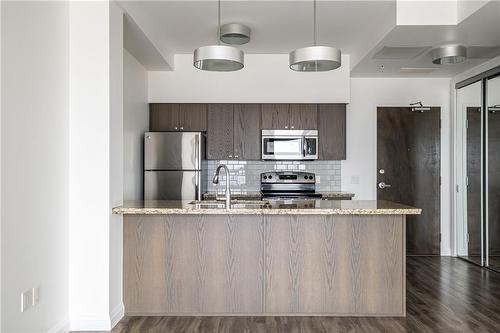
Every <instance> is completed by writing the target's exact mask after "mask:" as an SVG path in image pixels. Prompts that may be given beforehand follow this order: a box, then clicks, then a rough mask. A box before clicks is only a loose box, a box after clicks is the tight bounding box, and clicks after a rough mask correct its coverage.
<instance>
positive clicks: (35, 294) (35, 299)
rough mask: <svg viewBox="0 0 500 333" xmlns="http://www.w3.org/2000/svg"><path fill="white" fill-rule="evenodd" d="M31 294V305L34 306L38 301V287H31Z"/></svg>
mask: <svg viewBox="0 0 500 333" xmlns="http://www.w3.org/2000/svg"><path fill="white" fill-rule="evenodd" d="M31 294H32V301H31V305H32V306H35V305H37V304H38V302H40V288H38V287H37V288H33V289H31Z"/></svg>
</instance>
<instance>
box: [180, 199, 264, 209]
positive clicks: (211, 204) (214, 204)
mask: <svg viewBox="0 0 500 333" xmlns="http://www.w3.org/2000/svg"><path fill="white" fill-rule="evenodd" d="M268 203H269V201H266V200H231V208H252V207H255V208H258V207H260V206H263V205H265V204H268ZM190 204H192V205H195V207H196V208H205V209H217V208H220V209H224V208H226V203H225V202H224V201H218V200H201V201H200V200H195V201H191V202H190Z"/></svg>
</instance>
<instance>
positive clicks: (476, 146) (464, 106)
mask: <svg viewBox="0 0 500 333" xmlns="http://www.w3.org/2000/svg"><path fill="white" fill-rule="evenodd" d="M481 91H482V87H481V81H478V82H476V83H473V84H470V85H468V86H466V87H463V88H461V89H459V90H458V91H457V111H459V114H460V115H461V116H462V117H463V119H461V121H460V123H462V124H464V126H461V127H464V128H465V129H464V131H463V133H462V134H463V140H462V142H463V143H464V144H463V145H462V147H463V148H464V149H463V150H462V153H463V155H464V158H463V159H464V160H465V163H464V164H465V165H464V169H465V170H464V172H463V174H464V175H465V177H466V180H465V182H464V183H465V184H466V191H465V192H466V193H465V194H466V198H465V202H464V206H465V207H464V208H465V209H464V211H465V214H464V215H465V221H464V222H465V223H462V225H461V226H458V227H461V229H462V230H461V232H460V236H461V237H460V239H459V247H458V248H459V255H460V256H462V257H463V258H464V259H467V260H470V261H472V262H474V263H476V264H478V265H482V264H483V259H484V257H483V256H482V247H481V243H482V238H481V233H482V224H481V221H482V220H481V202H482V201H481V200H482V199H481V175H482V173H481V167H482V165H481V156H482V139H481V138H482V125H481V123H482V112H481V111H482V107H481Z"/></svg>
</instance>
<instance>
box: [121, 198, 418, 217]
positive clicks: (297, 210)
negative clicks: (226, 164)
mask: <svg viewBox="0 0 500 333" xmlns="http://www.w3.org/2000/svg"><path fill="white" fill-rule="evenodd" d="M201 203H203V205H204V206H198V205H197V204H194V203H193V201H191V200H177V201H174V200H169V201H127V202H125V203H124V205H123V206H119V207H115V208H113V213H114V214H136V215H149V214H211V215H212V214H223V215H226V214H240V215H287V214H303V215H316V214H320V215H418V214H420V213H421V212H422V210H421V209H419V208H415V207H410V206H405V205H401V204H398V203H394V202H390V201H376V200H307V201H305V200H297V201H270V202H265V201H262V202H257V201H254V202H249V201H245V200H240V201H238V200H235V201H234V203H233V204H232V208H231V209H226V208H225V207H224V204H223V202H222V203H216V202H214V201H205V202H203V201H201Z"/></svg>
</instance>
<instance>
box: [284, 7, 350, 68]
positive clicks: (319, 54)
mask: <svg viewBox="0 0 500 333" xmlns="http://www.w3.org/2000/svg"><path fill="white" fill-rule="evenodd" d="M313 25H314V46H309V47H302V48H300V49H296V50H294V51H292V52H290V69H291V70H294V71H297V72H324V71H331V70H333V69H337V68H339V67H340V65H341V64H342V61H341V53H340V50H339V49H337V48H335V47H330V46H318V45H317V24H316V0H314V14H313Z"/></svg>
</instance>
